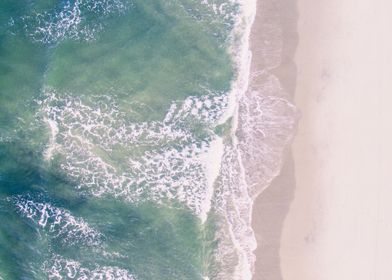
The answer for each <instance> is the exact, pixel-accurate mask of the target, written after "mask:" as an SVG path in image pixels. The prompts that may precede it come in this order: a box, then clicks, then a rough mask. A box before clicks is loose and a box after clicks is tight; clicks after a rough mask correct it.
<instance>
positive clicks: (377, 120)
mask: <svg viewBox="0 0 392 280" xmlns="http://www.w3.org/2000/svg"><path fill="white" fill-rule="evenodd" d="M259 2H263V1H259ZM282 2H283V1H282ZM288 2H289V1H286V3H284V5H288V4H290V3H291V1H290V3H288ZM274 3H275V5H273V7H274V8H275V9H278V10H279V8H281V6H279V4H276V3H278V2H277V1H274ZM290 5H291V4H290ZM293 5H294V4H293ZM260 9H262V7H260V8H259V11H260ZM391 10H392V4H391V3H390V2H389V1H387V0H376V1H365V0H359V1H358V0H320V1H312V0H298V13H299V21H298V35H299V44H298V48H297V50H296V53H295V63H296V65H297V69H298V72H297V83H296V85H295V103H296V105H297V106H298V107H299V109H300V110H301V112H302V118H301V120H300V123H299V127H298V132H297V136H296V138H295V141H294V144H293V145H292V151H293V161H291V160H290V159H291V157H290V153H288V160H287V161H286V165H285V168H284V169H283V170H282V172H281V175H280V176H278V178H276V179H275V180H274V182H273V183H272V184H271V185H270V187H269V188H268V189H266V190H265V191H264V192H263V193H262V194H261V195H260V196H259V197H258V199H257V200H256V203H255V205H254V214H253V226H254V229H255V231H256V236H257V239H258V241H259V247H258V249H257V251H256V255H257V262H256V273H255V277H254V279H256V280H262V279H263V280H278V279H280V280H281V279H284V280H331V279H356V280H384V279H389V278H390V277H391V275H392V266H391V260H392V238H391V236H392V203H390V201H391V200H392V188H391V187H390V186H391V183H390V182H391V179H392V178H391V177H392V176H390V168H391V166H392V145H391V143H392V121H391V120H392V110H391V109H390V107H391V104H392V82H391V78H390V77H391V74H390V68H391V65H392V52H391V50H392V39H391V37H392V36H391V35H390V27H391V26H392V18H391V17H390V11H391ZM290 13H291V12H289V14H290ZM283 14H284V12H283ZM294 14H295V12H294ZM283 26H285V25H284V24H283ZM254 28H257V21H256V24H255V27H254ZM285 36H286V37H285ZM285 36H284V39H286V40H288V41H289V42H290V39H288V38H291V37H290V36H289V37H287V35H285ZM255 45H256V43H254V44H253V46H255ZM288 45H290V44H288ZM292 46H293V45H292ZM283 64H284V63H283ZM287 69H291V70H287V71H284V70H280V69H278V72H277V73H278V74H279V75H282V76H280V77H281V82H283V84H284V85H285V88H286V91H287V92H289V93H291V92H292V91H291V89H292V88H290V86H287V85H292V83H290V82H289V81H290V80H291V79H292V78H291V79H290V78H287V77H290V76H291V75H293V74H292V73H293V72H292V68H287ZM283 73H291V74H286V76H284V75H283ZM288 80H289V81H288ZM294 80H295V79H294ZM294 84H295V83H294Z"/></svg>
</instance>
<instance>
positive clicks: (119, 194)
mask: <svg viewBox="0 0 392 280" xmlns="http://www.w3.org/2000/svg"><path fill="white" fill-rule="evenodd" d="M210 2H212V1H210ZM237 14H238V6H237V4H235V3H232V2H227V3H226V2H225V1H214V5H210V4H209V3H208V1H197V0H98V1H93V0H75V1H71V0H69V1H60V0H33V1H27V0H22V1H13V0H12V1H11V0H10V1H8V0H4V1H1V3H0V220H1V223H0V279H162V280H164V279H203V277H205V276H210V278H211V279H214V275H215V276H216V275H218V274H219V273H218V271H221V270H222V269H223V267H222V262H220V261H218V260H217V259H216V250H217V248H218V247H219V245H218V244H219V242H221V241H220V239H221V238H217V234H216V232H217V228H218V227H219V226H220V223H219V215H218V214H216V213H215V214H214V211H211V212H210V213H209V216H208V217H209V218H208V220H207V221H206V222H205V223H202V221H203V219H202V220H201V219H200V218H199V217H203V215H204V216H206V215H207V212H208V210H209V207H210V205H209V201H210V200H211V198H212V196H214V195H213V194H212V193H211V192H210V191H209V188H210V187H212V186H214V185H213V184H214V182H213V181H211V179H209V176H207V175H206V168H207V166H208V164H206V163H205V162H204V161H203V159H204V158H205V157H206V155H207V154H208V151H209V150H210V149H211V147H213V145H214V144H213V143H215V142H216V141H217V139H218V138H217V136H218V135H225V134H227V130H228V128H229V127H228V125H227V124H226V125H220V126H217V125H218V120H219V118H220V117H221V116H222V113H223V111H224V110H225V108H226V107H227V105H228V92H229V90H230V86H231V82H232V80H233V78H234V77H235V71H234V68H233V61H232V58H231V57H230V55H229V52H228V50H229V47H230V44H231V42H230V34H231V32H232V30H233V27H234V23H235V17H236V15H237ZM216 184H217V182H215V185H216ZM206 209H207V210H206ZM232 258H233V257H230V258H229V260H230V259H232ZM234 259H235V258H234Z"/></svg>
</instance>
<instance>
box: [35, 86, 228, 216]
mask: <svg viewBox="0 0 392 280" xmlns="http://www.w3.org/2000/svg"><path fill="white" fill-rule="evenodd" d="M100 98H102V97H100ZM100 98H97V99H94V100H93V102H90V103H92V104H95V107H94V108H93V107H91V106H89V105H87V104H85V103H84V102H82V100H81V99H80V98H75V97H71V96H70V95H65V97H61V98H60V97H58V95H56V94H55V92H54V91H53V90H47V91H46V97H45V99H44V100H43V101H42V102H41V106H42V111H41V113H40V114H41V117H42V118H43V119H44V120H50V122H51V123H52V126H54V127H57V128H58V132H57V131H56V134H55V136H54V138H55V144H53V141H51V140H50V141H49V142H50V145H49V147H48V149H49V151H50V152H51V153H55V152H57V153H59V154H62V155H63V156H64V157H65V160H64V161H63V162H62V164H61V168H62V169H63V170H64V171H65V172H66V174H67V175H68V176H70V177H71V178H74V179H75V180H76V181H77V182H78V183H79V188H80V189H81V190H83V191H88V192H89V193H91V194H93V195H96V196H102V195H112V196H115V197H121V198H123V199H125V200H128V201H131V202H139V201H145V200H152V201H156V202H159V203H160V202H164V201H165V200H172V199H174V200H177V201H179V202H182V203H184V204H185V205H186V206H188V207H189V208H190V209H192V210H193V211H194V212H195V213H196V214H197V215H199V216H200V217H202V220H203V221H204V220H205V219H206V216H207V213H208V211H209V209H210V200H211V197H212V193H213V181H214V180H215V178H216V177H217V175H218V173H219V167H220V158H219V154H221V151H222V150H223V149H222V140H219V137H218V136H217V135H215V133H214V132H213V128H214V124H215V123H216V122H217V120H218V119H219V118H220V115H221V113H222V111H223V109H224V108H225V106H226V104H227V96H226V95H225V94H208V95H204V96H200V97H194V96H191V97H188V98H187V99H186V100H184V101H183V102H174V103H173V104H172V106H170V108H169V110H168V112H167V114H166V116H165V117H164V119H163V120H162V121H151V122H134V121H132V120H130V119H127V116H126V115H125V114H124V113H123V112H121V111H120V109H119V107H118V106H117V105H116V102H115V101H114V100H113V99H112V98H111V97H103V98H104V100H100ZM198 123H199V124H200V125H201V127H203V128H202V130H201V131H200V126H196V127H195V126H194V124H198ZM200 133H201V134H205V136H202V137H200V135H199V134H200ZM53 135H54V134H53V133H52V136H53ZM216 152H217V154H215V156H217V158H216V160H214V161H211V160H210V159H209V156H207V155H208V154H211V153H216ZM206 171H207V172H206Z"/></svg>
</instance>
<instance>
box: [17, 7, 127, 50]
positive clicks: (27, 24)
mask: <svg viewBox="0 0 392 280" xmlns="http://www.w3.org/2000/svg"><path fill="white" fill-rule="evenodd" d="M131 6H132V1H130V0H99V1H96V0H76V1H70V0H67V1H65V4H64V6H63V7H62V8H61V9H60V10H57V9H54V10H49V11H44V12H39V13H38V12H36V13H34V14H33V15H28V16H23V17H21V22H22V24H23V26H24V28H25V31H26V33H27V35H28V36H29V37H30V38H32V39H33V40H34V41H36V42H42V43H56V42H58V41H61V40H64V39H73V40H87V41H90V40H94V39H95V36H96V34H97V33H98V32H99V31H101V30H102V29H103V25H102V23H101V22H95V23H87V22H86V20H85V17H86V15H85V13H86V12H88V13H92V14H94V16H95V17H98V18H100V17H105V16H108V15H110V14H120V13H123V12H124V11H125V10H127V9H129V8H130V7H131Z"/></svg>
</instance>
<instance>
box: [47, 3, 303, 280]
mask: <svg viewBox="0 0 392 280" xmlns="http://www.w3.org/2000/svg"><path fill="white" fill-rule="evenodd" d="M202 3H203V4H205V5H207V6H208V7H210V8H211V11H213V12H214V13H220V12H224V6H222V5H218V6H217V4H216V3H217V2H216V1H208V0H204V1H203V2H202ZM231 3H236V1H231ZM239 4H240V7H241V9H240V13H239V14H237V15H236V16H237V20H236V24H235V27H234V31H233V35H232V40H233V42H232V49H231V54H232V56H233V58H234V62H235V68H236V72H237V77H236V79H235V80H234V81H233V83H232V86H231V91H230V92H229V93H228V94H222V93H218V94H214V93H210V94H207V95H205V96H202V97H189V98H187V99H186V100H184V101H183V102H173V103H172V105H171V107H170V108H169V110H168V111H167V114H166V116H165V117H164V118H163V119H162V120H161V121H151V122H134V121H132V120H131V119H129V118H127V116H126V114H125V113H124V112H122V111H121V110H120V108H119V106H118V105H117V103H116V100H115V99H113V98H111V97H109V96H107V97H96V98H95V97H93V100H90V102H87V103H86V102H84V101H83V100H82V99H81V98H75V97H72V95H68V94H65V93H56V92H55V91H54V90H52V89H46V90H45V97H44V99H43V102H42V111H41V118H42V119H43V120H47V122H48V123H49V121H50V122H52V125H50V127H52V126H53V127H56V128H57V129H58V130H56V131H55V133H53V131H52V134H51V135H52V138H50V140H49V144H50V145H49V146H48V150H49V151H50V154H51V155H53V154H55V153H58V154H61V155H63V157H64V161H63V162H62V164H61V168H62V170H64V171H65V173H66V174H67V175H68V176H70V178H73V179H75V182H78V184H79V188H80V189H81V191H86V192H89V193H91V194H93V195H95V196H103V195H111V196H114V197H119V198H123V199H125V200H127V201H130V202H133V203H138V202H140V201H145V200H152V201H155V202H157V203H162V202H165V201H166V200H176V201H179V202H181V203H183V204H184V205H186V206H187V207H189V209H191V210H193V211H194V213H195V214H197V215H198V216H199V217H200V218H201V220H202V221H203V222H204V221H205V220H206V219H207V217H208V213H209V211H210V210H213V211H215V212H216V213H218V214H219V215H220V217H221V218H222V219H221V221H220V225H221V227H220V230H219V231H218V233H217V239H218V240H220V243H219V244H220V245H219V246H218V248H217V249H216V258H217V260H218V262H219V263H220V265H221V267H222V268H223V270H222V271H220V272H218V273H217V274H216V275H215V277H213V278H216V279H234V280H236V279H238V280H249V279H251V278H252V274H253V269H254V262H255V256H254V254H253V251H254V250H255V248H256V246H257V244H256V240H255V236H254V233H253V230H252V227H251V214H252V205H253V199H254V197H255V196H256V195H257V194H258V193H259V192H260V191H261V190H262V189H263V188H265V187H266V186H267V185H268V184H269V182H270V181H271V180H272V179H273V178H274V177H275V176H276V175H277V174H278V172H279V170H280V165H281V157H282V153H283V150H284V148H285V146H286V145H287V143H288V142H289V141H290V139H291V136H292V133H293V130H294V127H295V123H296V121H295V119H296V117H295V115H296V110H295V107H294V106H293V105H292V104H291V103H290V102H288V101H287V100H285V99H283V98H280V97H277V95H279V94H278V93H279V92H281V91H282V89H281V87H280V84H279V81H278V80H277V78H276V77H274V76H273V75H270V74H268V73H267V72H261V73H258V74H259V75H264V76H265V77H264V79H263V81H264V82H263V83H261V85H258V87H257V88H252V89H249V80H250V62H251V52H250V50H249V35H250V28H251V25H252V23H253V20H254V17H255V11H256V1H255V0H249V1H241V2H240V3H239ZM233 16H234V15H233V13H232V14H231V15H230V17H233ZM277 45H279V44H278V43H277ZM273 53H274V56H273V58H271V63H275V64H276V61H275V60H276V59H280V57H279V55H280V51H279V50H274V52H273ZM271 63H270V64H271ZM271 65H272V64H271ZM100 98H101V99H100ZM90 104H94V107H92V106H91V105H90ZM132 106H133V105H132V104H130V108H129V110H132V109H133V108H132ZM230 118H232V133H231V135H230V136H229V138H230V139H229V140H228V139H223V138H220V137H218V136H217V135H216V134H215V133H214V131H213V128H214V127H215V126H216V125H217V124H223V123H226V122H227V121H228V120H229V119H230ZM195 122H199V123H200V124H202V126H203V127H204V128H205V129H204V131H202V132H203V133H205V136H203V137H200V135H199V136H198V135H196V134H197V133H200V131H196V130H195V127H192V126H191V125H189V124H190V123H195ZM225 137H226V136H225ZM48 150H47V151H48ZM228 236H229V238H228ZM54 279H56V278H54Z"/></svg>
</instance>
